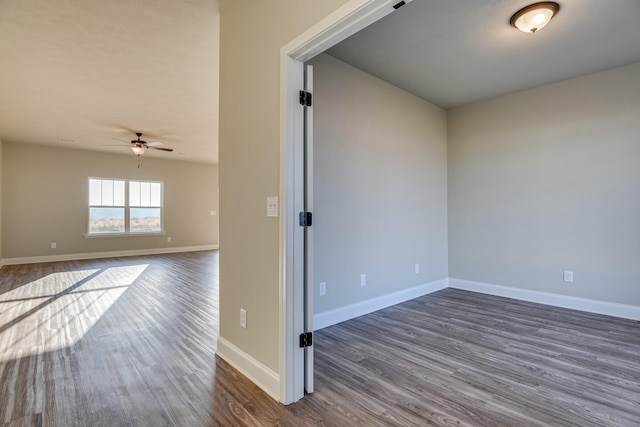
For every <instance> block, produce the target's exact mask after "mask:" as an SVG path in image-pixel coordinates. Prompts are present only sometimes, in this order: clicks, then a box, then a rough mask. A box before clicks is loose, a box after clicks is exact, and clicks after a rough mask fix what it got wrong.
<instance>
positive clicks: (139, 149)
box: [131, 145, 144, 156]
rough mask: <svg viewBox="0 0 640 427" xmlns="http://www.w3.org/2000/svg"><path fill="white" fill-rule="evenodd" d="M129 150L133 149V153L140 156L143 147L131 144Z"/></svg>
mask: <svg viewBox="0 0 640 427" xmlns="http://www.w3.org/2000/svg"><path fill="white" fill-rule="evenodd" d="M131 151H133V154H137V155H138V156H142V155H143V154H144V147H143V146H142V145H133V146H131Z"/></svg>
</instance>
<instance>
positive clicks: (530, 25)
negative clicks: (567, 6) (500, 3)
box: [510, 1, 560, 33]
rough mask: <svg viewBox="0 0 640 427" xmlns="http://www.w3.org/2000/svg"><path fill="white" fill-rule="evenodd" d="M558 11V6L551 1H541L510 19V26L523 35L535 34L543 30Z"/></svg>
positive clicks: (523, 9) (521, 10) (524, 8)
mask: <svg viewBox="0 0 640 427" xmlns="http://www.w3.org/2000/svg"><path fill="white" fill-rule="evenodd" d="M559 10H560V5H559V4H558V3H556V2H552V1H543V2H540V3H534V4H531V5H529V6H527V7H523V8H522V9H520V10H519V11H517V12H516V13H514V14H513V16H512V17H511V21H510V22H511V25H512V26H513V27H515V28H517V29H519V30H520V31H522V32H523V33H535V32H536V31H538V30H540V29H541V28H544V26H545V25H547V24H548V23H549V21H551V18H553V17H554V15H555V14H556V13H558V11H559Z"/></svg>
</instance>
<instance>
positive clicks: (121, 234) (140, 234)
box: [84, 231, 167, 239]
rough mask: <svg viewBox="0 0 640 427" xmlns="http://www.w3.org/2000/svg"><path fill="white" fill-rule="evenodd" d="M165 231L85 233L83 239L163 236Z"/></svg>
mask: <svg viewBox="0 0 640 427" xmlns="http://www.w3.org/2000/svg"><path fill="white" fill-rule="evenodd" d="M166 234H167V233H165V232H164V231H158V232H157V233H99V234H98V233H96V234H85V235H84V238H85V239H100V238H103V237H144V236H165V235H166Z"/></svg>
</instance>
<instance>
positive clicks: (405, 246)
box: [309, 54, 447, 314]
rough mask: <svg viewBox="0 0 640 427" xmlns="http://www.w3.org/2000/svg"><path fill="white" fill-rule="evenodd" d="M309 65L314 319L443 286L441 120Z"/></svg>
mask: <svg viewBox="0 0 640 427" xmlns="http://www.w3.org/2000/svg"><path fill="white" fill-rule="evenodd" d="M309 63H310V64H311V65H313V66H314V107H313V109H314V112H313V113H314V150H313V151H314V164H313V166H314V224H313V228H314V236H315V237H314V239H315V241H314V273H315V274H314V281H315V284H316V287H315V296H314V299H315V302H314V303H315V314H320V313H322V312H324V311H327V310H331V309H335V308H339V307H343V306H345V305H349V304H352V303H356V302H361V301H364V300H367V299H370V298H374V297H377V296H381V295H386V294H389V293H392V292H395V291H399V290H403V289H407V288H411V287H414V286H416V285H420V284H424V283H428V282H431V281H434V280H438V279H442V278H446V277H447V171H446V167H447V157H446V156H447V145H446V144H447V133H446V132H447V129H446V113H445V111H444V110H442V109H440V108H438V107H435V106H434V105H432V104H430V103H428V102H426V101H424V100H421V99H419V98H417V97H415V96H413V95H411V94H409V93H407V92H405V91H402V90H400V89H398V88H396V87H394V86H391V85H389V84H388V83H385V82H384V81H382V80H379V79H377V78H375V77H373V76H371V75H369V74H367V73H364V72H363V71H360V70H358V69H356V68H354V67H352V66H350V65H347V64H346V63H344V62H341V61H339V60H337V59H335V58H333V57H331V56H328V55H325V54H323V55H320V56H318V57H316V58H314V59H313V60H311V61H310V62H309ZM416 263H418V264H420V273H419V274H415V272H414V265H415V264H416ZM360 274H366V275H367V285H366V286H364V287H361V286H360ZM321 281H324V282H326V283H327V294H326V295H325V296H319V294H318V283H319V282H321Z"/></svg>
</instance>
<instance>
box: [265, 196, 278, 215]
mask: <svg viewBox="0 0 640 427" xmlns="http://www.w3.org/2000/svg"><path fill="white" fill-rule="evenodd" d="M267 216H272V217H274V216H278V196H269V197H267Z"/></svg>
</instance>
